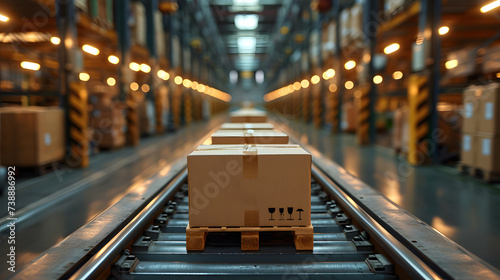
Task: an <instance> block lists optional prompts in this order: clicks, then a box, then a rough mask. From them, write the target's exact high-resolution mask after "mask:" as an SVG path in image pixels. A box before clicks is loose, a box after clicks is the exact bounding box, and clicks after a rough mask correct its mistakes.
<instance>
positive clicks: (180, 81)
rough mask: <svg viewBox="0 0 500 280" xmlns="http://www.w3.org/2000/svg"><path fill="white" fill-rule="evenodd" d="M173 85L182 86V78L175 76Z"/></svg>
mask: <svg viewBox="0 0 500 280" xmlns="http://www.w3.org/2000/svg"><path fill="white" fill-rule="evenodd" d="M174 83H175V84H176V85H180V84H182V77H181V76H176V77H175V78H174Z"/></svg>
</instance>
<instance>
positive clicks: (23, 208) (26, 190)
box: [0, 116, 223, 278]
mask: <svg viewBox="0 0 500 280" xmlns="http://www.w3.org/2000/svg"><path fill="white" fill-rule="evenodd" d="M222 121H223V116H219V117H215V118H213V119H212V120H211V121H210V122H208V123H206V122H203V123H194V124H192V125H191V126H188V127H186V128H183V129H181V130H179V131H178V132H176V133H175V134H167V135H164V136H159V137H151V138H144V139H143V140H142V142H141V144H140V146H139V147H136V148H134V147H127V148H124V149H122V150H120V151H116V152H106V153H102V154H99V155H96V156H93V157H91V164H90V166H91V167H90V168H88V169H73V170H72V169H61V170H59V171H56V172H51V173H49V174H46V175H45V176H42V177H37V178H33V179H31V180H26V181H24V182H22V183H19V184H18V194H17V204H18V209H17V217H18V221H17V225H16V232H17V236H16V244H17V248H16V250H17V251H16V254H17V269H20V268H21V267H22V266H23V265H25V264H26V263H28V262H29V261H31V260H32V259H34V258H35V257H37V256H38V255H39V254H40V253H42V252H43V251H45V250H46V249H48V248H50V247H51V246H52V245H54V244H56V243H58V242H60V241H61V240H63V239H64V238H65V237H66V236H67V235H69V234H70V233H72V232H73V231H75V230H76V229H78V228H79V227H81V226H82V225H84V224H85V223H87V222H88V221H90V220H91V219H93V218H94V216H96V215H97V214H99V213H100V212H101V211H103V210H104V209H106V208H108V207H109V206H111V205H113V204H114V203H116V202H117V201H119V200H120V199H121V198H122V197H123V196H124V195H126V194H127V193H128V192H129V191H130V190H131V189H133V188H135V187H137V186H138V185H140V183H141V182H143V181H144V179H145V178H148V177H149V176H151V175H153V174H154V173H156V172H158V170H160V169H162V168H164V167H165V166H168V165H169V164H171V163H173V161H174V160H176V159H179V158H181V157H184V156H185V155H186V154H188V153H189V152H191V150H192V148H193V146H194V145H195V143H196V142H198V141H200V140H201V138H202V137H203V136H204V135H205V134H207V133H208V132H210V131H211V130H213V129H214V128H215V127H216V126H218V125H219V124H220V123H221V122H222ZM1 199H2V201H6V198H5V197H2V198H1ZM2 205H3V204H2ZM5 205H6V204H5ZM3 210H4V209H2V211H3ZM5 214H6V213H5V212H2V216H1V217H4V218H3V219H2V220H1V223H0V224H1V225H2V233H1V234H2V235H4V236H5V235H6V234H7V233H8V232H5V231H3V225H4V222H5V221H6V219H5ZM4 246H7V243H4V244H1V245H0V247H1V249H2V250H3V251H4V252H6V251H7V249H6V248H3V247H4ZM82 249H84V248H82ZM5 266H6V264H5V263H3V264H2V267H5ZM6 271H7V269H3V270H2V273H4V272H6ZM0 278H2V275H1V273H0Z"/></svg>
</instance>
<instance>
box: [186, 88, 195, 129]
mask: <svg viewBox="0 0 500 280" xmlns="http://www.w3.org/2000/svg"><path fill="white" fill-rule="evenodd" d="M184 120H185V121H186V125H189V124H191V122H192V121H193V97H192V93H191V88H188V89H186V90H184Z"/></svg>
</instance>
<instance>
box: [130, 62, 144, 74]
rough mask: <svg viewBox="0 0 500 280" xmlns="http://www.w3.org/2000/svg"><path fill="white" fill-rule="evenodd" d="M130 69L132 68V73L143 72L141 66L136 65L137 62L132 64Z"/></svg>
mask: <svg viewBox="0 0 500 280" xmlns="http://www.w3.org/2000/svg"><path fill="white" fill-rule="evenodd" d="M128 67H130V69H131V70H132V71H135V72H138V71H139V70H141V65H139V63H136V62H130V64H129V65H128Z"/></svg>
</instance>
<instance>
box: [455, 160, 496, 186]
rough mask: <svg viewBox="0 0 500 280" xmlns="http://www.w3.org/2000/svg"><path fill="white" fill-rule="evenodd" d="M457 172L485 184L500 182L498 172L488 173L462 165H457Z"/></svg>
mask: <svg viewBox="0 0 500 280" xmlns="http://www.w3.org/2000/svg"><path fill="white" fill-rule="evenodd" d="M458 170H459V171H460V172H461V173H463V174H467V175H469V176H472V177H474V178H477V179H479V180H481V181H484V182H486V183H493V182H500V173H499V172H493V171H488V170H484V169H481V168H477V167H474V166H469V165H466V164H463V163H461V164H459V165H458Z"/></svg>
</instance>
